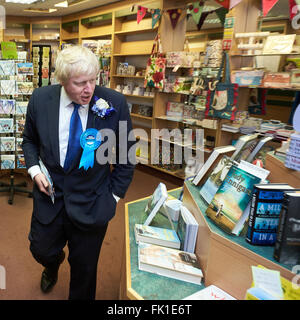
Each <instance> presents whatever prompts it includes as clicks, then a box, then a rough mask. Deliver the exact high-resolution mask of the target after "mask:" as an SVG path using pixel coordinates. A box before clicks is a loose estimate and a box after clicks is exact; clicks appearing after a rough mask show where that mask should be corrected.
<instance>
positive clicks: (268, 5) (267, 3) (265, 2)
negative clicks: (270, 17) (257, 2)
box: [262, 0, 278, 17]
mask: <svg viewBox="0 0 300 320" xmlns="http://www.w3.org/2000/svg"><path fill="white" fill-rule="evenodd" d="M277 2H278V0H262V8H263V16H264V17H265V16H266V15H267V14H268V12H269V11H270V10H271V9H272V8H273V7H274V5H275V4H276V3H277Z"/></svg>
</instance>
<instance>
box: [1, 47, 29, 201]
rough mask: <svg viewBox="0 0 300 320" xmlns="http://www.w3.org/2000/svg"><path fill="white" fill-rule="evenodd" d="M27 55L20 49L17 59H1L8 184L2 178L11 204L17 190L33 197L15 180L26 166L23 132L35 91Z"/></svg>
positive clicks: (3, 144) (3, 143)
mask: <svg viewBox="0 0 300 320" xmlns="http://www.w3.org/2000/svg"><path fill="white" fill-rule="evenodd" d="M26 54H27V52H23V54H22V52H18V58H17V59H14V60H0V94H1V96H0V142H1V144H0V154H1V155H0V157H1V158H0V159H1V165H0V169H1V171H2V170H7V171H9V177H10V181H9V183H7V182H1V181H0V192H8V193H9V199H8V203H9V204H13V199H14V194H15V193H23V194H27V195H28V196H29V197H31V196H32V192H31V191H30V190H28V189H26V188H24V187H26V186H27V183H26V182H25V181H24V182H21V183H15V174H16V173H21V170H22V169H25V168H26V166H25V160H24V155H23V153H22V140H23V138H22V132H23V129H24V125H25V115H26V109H27V104H28V97H29V96H30V95H31V93H32V91H33V83H32V82H31V81H30V80H31V77H32V75H33V65H32V63H27V62H26ZM16 169H18V171H16ZM19 169H20V170H19ZM4 175H6V173H4V174H3V176H4Z"/></svg>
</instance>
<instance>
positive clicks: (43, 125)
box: [22, 85, 134, 229]
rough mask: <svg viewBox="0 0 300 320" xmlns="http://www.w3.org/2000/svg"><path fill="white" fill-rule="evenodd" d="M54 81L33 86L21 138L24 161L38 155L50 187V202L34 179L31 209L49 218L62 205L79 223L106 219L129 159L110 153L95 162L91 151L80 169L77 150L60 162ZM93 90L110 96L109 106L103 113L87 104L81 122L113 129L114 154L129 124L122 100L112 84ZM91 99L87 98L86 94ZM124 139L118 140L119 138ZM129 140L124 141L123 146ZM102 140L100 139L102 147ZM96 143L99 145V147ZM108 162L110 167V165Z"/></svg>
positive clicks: (85, 225)
mask: <svg viewBox="0 0 300 320" xmlns="http://www.w3.org/2000/svg"><path fill="white" fill-rule="evenodd" d="M60 91H61V86H60V85H52V86H47V87H41V88H38V89H35V90H34V92H33V94H32V97H31V99H30V101H29V104H28V108H27V114H26V123H25V129H24V132H23V144H22V148H23V151H24V156H25V161H26V167H27V168H30V167H31V166H33V165H38V164H39V157H40V158H41V160H42V161H43V162H44V164H45V166H46V167H47V169H48V171H49V173H50V175H51V177H52V179H53V184H54V188H55V202H54V204H53V203H52V201H51V199H50V197H49V196H47V195H45V194H44V193H42V192H40V191H39V190H38V188H37V186H36V185H35V184H34V188H33V214H34V215H35V216H36V218H37V219H38V220H39V221H40V222H41V223H42V224H49V223H51V222H52V221H53V220H54V218H55V217H56V215H57V214H58V212H59V211H60V210H61V209H62V207H63V206H65V209H66V212H67V214H68V216H69V218H70V219H71V220H72V221H73V222H74V223H75V224H76V225H77V226H78V227H80V228H82V229H90V228H93V227H97V226H99V225H104V224H106V223H107V222H108V221H109V220H110V219H111V218H112V217H113V216H114V214H115V209H116V200H115V199H114V197H113V195H112V193H114V194H115V195H117V196H119V197H120V198H123V197H124V196H125V193H126V191H127V188H128V187H129V184H130V182H131V180H132V177H133V171H134V165H133V164H130V163H129V162H127V163H124V159H123V161H122V163H120V161H118V156H117V157H116V158H117V159H116V163H115V164H113V165H112V166H111V165H110V164H109V163H108V162H107V163H105V164H99V163H98V162H97V160H96V154H97V151H95V152H94V154H95V159H94V166H93V168H89V169H88V170H87V171H85V170H84V169H83V168H80V169H78V167H79V162H80V158H81V154H82V150H81V152H80V153H79V154H78V156H77V158H76V159H74V161H73V163H72V165H71V166H70V168H69V170H68V171H67V172H65V171H64V169H63V168H62V167H61V165H60V155H59V137H58V124H59V103H60ZM94 95H96V96H97V97H99V98H103V99H104V100H106V101H108V102H110V103H111V104H112V105H113V107H114V108H115V110H116V111H115V112H113V113H111V114H110V115H109V116H107V117H106V118H105V119H102V118H100V117H99V116H97V115H96V114H95V113H93V111H91V104H90V106H89V112H88V120H87V128H95V129H97V130H101V129H105V128H107V129H112V130H113V131H114V132H115V133H116V148H115V151H116V154H117V155H118V150H119V144H118V142H119V138H120V137H119V136H121V139H124V135H125V138H126V137H127V135H128V133H129V131H130V130H131V129H132V124H131V119H130V115H129V111H128V106H127V103H126V99H125V98H124V96H123V95H122V94H120V93H118V92H116V91H114V90H111V89H108V88H104V87H99V86H96V88H95V91H94ZM91 101H93V99H92V100H91ZM120 121H125V122H123V124H124V123H125V124H127V130H126V132H121V134H120V132H119V122H120ZM122 141H123V142H122V144H123V145H124V140H122ZM133 144H134V142H128V144H127V148H126V150H129V149H130V147H131V146H132V145H133ZM104 145H105V143H104V144H103V143H102V147H104ZM99 148H101V145H100V147H99ZM111 167H112V170H111Z"/></svg>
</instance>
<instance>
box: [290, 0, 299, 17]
mask: <svg viewBox="0 0 300 320" xmlns="http://www.w3.org/2000/svg"><path fill="white" fill-rule="evenodd" d="M299 2H300V1H299V0H289V11H290V20H291V21H292V20H293V18H294V17H295V15H296V14H297V13H298V7H297V4H300V3H299Z"/></svg>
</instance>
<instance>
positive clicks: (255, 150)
mask: <svg viewBox="0 0 300 320" xmlns="http://www.w3.org/2000/svg"><path fill="white" fill-rule="evenodd" d="M272 139H273V137H271V136H265V137H263V138H262V139H260V140H259V142H258V143H257V145H256V146H255V148H254V149H253V151H252V152H251V153H250V155H249V156H248V158H247V159H246V161H248V162H252V161H253V160H254V158H255V156H256V154H257V153H258V151H259V150H260V149H261V148H262V147H263V145H264V144H265V143H267V142H268V141H270V140H272Z"/></svg>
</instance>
